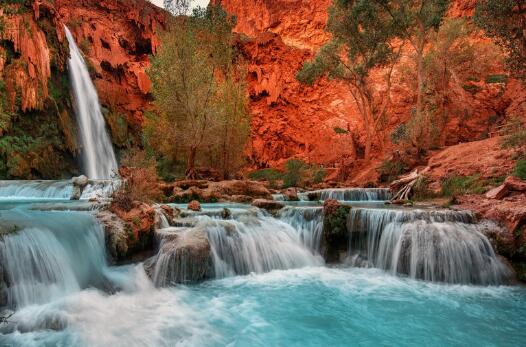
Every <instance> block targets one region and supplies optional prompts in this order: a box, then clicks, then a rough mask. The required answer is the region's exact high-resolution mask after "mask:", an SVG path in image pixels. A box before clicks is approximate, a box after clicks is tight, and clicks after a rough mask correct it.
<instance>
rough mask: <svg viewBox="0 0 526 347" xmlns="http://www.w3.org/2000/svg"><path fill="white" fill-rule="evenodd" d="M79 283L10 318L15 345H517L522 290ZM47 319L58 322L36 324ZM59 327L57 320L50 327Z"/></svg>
mask: <svg viewBox="0 0 526 347" xmlns="http://www.w3.org/2000/svg"><path fill="white" fill-rule="evenodd" d="M113 271H114V272H115V277H116V278H118V277H119V276H120V278H121V280H122V281H123V283H127V284H125V285H123V288H124V290H123V291H122V292H119V293H117V294H115V295H108V294H104V293H103V292H100V291H98V290H95V289H87V290H83V291H81V292H79V293H76V294H73V295H71V296H68V297H66V298H64V299H62V300H58V301H55V302H52V303H49V304H47V305H41V306H31V307H27V308H24V309H22V310H21V311H19V312H17V314H16V315H15V316H14V317H13V320H14V321H17V322H18V323H17V324H19V325H20V326H24V327H26V329H27V330H28V331H29V332H26V333H20V332H17V333H14V334H7V335H0V346H2V344H1V343H4V344H12V345H13V346H55V345H60V346H94V347H97V346H521V345H524V341H525V339H526V323H525V321H524V317H525V316H526V290H525V289H524V288H523V287H506V286H502V287H478V286H461V285H458V286H457V285H442V284H433V283H429V282H422V281H415V280H411V279H406V278H400V277H394V276H391V275H388V274H386V273H384V272H382V271H381V270H377V269H355V268H349V269H340V268H325V267H316V268H304V269H296V270H284V271H273V272H270V273H267V274H261V275H249V276H239V277H232V278H227V279H222V280H216V281H209V282H206V283H203V284H201V285H197V286H191V287H178V288H170V289H156V288H153V287H152V285H151V283H150V282H149V281H148V280H147V278H146V277H145V275H144V272H143V271H142V269H141V268H140V267H126V268H118V269H114V270H113ZM50 320H53V321H55V322H60V323H61V324H58V325H62V326H64V327H65V328H64V329H63V330H60V331H51V330H39V329H36V327H37V326H38V325H39V324H40V326H42V325H43V323H42V322H45V321H50ZM55 325H57V324H55Z"/></svg>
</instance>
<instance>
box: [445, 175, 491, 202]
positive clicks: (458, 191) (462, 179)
mask: <svg viewBox="0 0 526 347" xmlns="http://www.w3.org/2000/svg"><path fill="white" fill-rule="evenodd" d="M441 188H442V195H443V196H446V197H453V196H457V195H464V194H482V193H484V192H485V191H487V188H486V186H485V184H484V182H483V181H481V180H480V176H479V175H473V176H450V177H447V178H445V179H444V180H443V181H442V182H441Z"/></svg>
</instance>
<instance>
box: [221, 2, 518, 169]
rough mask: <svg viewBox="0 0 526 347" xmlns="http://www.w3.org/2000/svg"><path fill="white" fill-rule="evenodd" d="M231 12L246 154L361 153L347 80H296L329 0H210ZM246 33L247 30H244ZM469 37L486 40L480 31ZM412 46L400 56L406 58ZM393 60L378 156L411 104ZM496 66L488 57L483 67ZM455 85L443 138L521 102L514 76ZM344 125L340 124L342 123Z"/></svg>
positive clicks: (467, 9)
mask: <svg viewBox="0 0 526 347" xmlns="http://www.w3.org/2000/svg"><path fill="white" fill-rule="evenodd" d="M213 3H215V4H220V5H221V6H223V7H224V8H225V9H226V10H227V11H228V12H229V13H231V14H232V15H234V16H235V17H236V20H237V22H236V27H235V31H237V32H238V33H240V34H241V39H240V40H239V44H238V45H239V47H240V50H241V51H242V52H243V54H244V56H245V58H246V59H247V61H248V63H249V77H248V80H249V87H250V88H249V89H250V98H251V102H250V109H251V114H252V116H253V120H252V146H251V148H250V154H251V158H252V160H253V164H254V166H256V167H266V166H276V165H277V166H279V165H282V164H283V162H284V161H285V160H286V159H288V158H290V157H296V158H302V159H304V160H307V161H309V162H315V163H319V164H324V165H329V166H331V165H339V164H341V163H343V162H347V163H352V162H353V161H356V159H359V158H360V157H361V153H362V152H363V144H364V143H365V134H364V129H363V121H362V119H361V117H360V115H359V114H358V112H357V110H356V108H355V105H354V102H353V101H352V95H351V93H350V90H349V87H348V86H347V85H345V83H343V82H340V81H334V80H328V79H321V80H320V81H318V82H316V83H315V84H314V85H313V86H311V87H308V86H305V85H301V84H300V83H299V82H298V81H297V80H296V78H295V75H296V73H297V71H298V69H299V68H301V66H302V65H303V63H304V62H305V61H307V60H309V59H311V58H312V57H313V55H314V53H315V51H316V50H317V49H318V48H319V47H320V46H321V45H323V44H324V43H326V42H327V41H328V40H329V39H330V36H329V35H328V34H327V33H326V32H325V31H324V27H325V23H326V21H327V8H328V6H329V5H330V3H331V1H330V0H321V1H308V0H278V1H275V0H272V1H271V0H243V1H241V0H213ZM475 5H476V1H474V0H456V1H453V3H452V4H451V7H450V9H449V11H448V16H449V17H463V16H468V17H469V16H471V15H472V14H473V12H474V7H475ZM245 36H248V38H246V37H245ZM473 40H485V39H484V38H481V37H479V36H477V37H473ZM410 54H412V52H411V50H409V49H408V50H406V51H404V54H403V56H402V58H401V61H402V62H404V61H408V60H409V56H410ZM401 65H402V64H399V66H398V67H397V68H395V72H394V76H393V77H394V80H395V83H394V86H393V89H392V91H391V99H392V102H391V105H390V107H389V110H388V119H387V122H386V123H387V124H384V126H383V129H381V131H378V134H377V136H378V141H376V142H377V144H376V145H375V148H374V156H375V157H376V158H377V159H381V158H382V157H383V156H384V155H385V154H386V153H388V152H389V150H390V149H391V147H392V144H391V141H390V134H391V133H392V132H393V131H394V130H395V129H396V128H397V127H398V126H399V125H400V124H402V123H403V122H405V121H407V120H408V119H409V117H410V113H411V108H412V107H413V105H414V104H415V95H414V93H413V91H412V89H410V88H408V87H407V86H406V85H404V84H403V83H401V82H400V81H401V80H402V79H403V77H404V76H403V71H402V69H401V68H400V66H401ZM487 73H488V75H491V74H495V75H498V74H503V73H505V72H504V71H503V67H502V65H501V64H500V63H498V62H495V64H494V66H492V67H491V68H490V69H489V70H488V71H487ZM372 80H373V81H374V83H375V84H376V85H375V89H377V90H379V91H380V92H381V91H382V89H385V86H383V82H382V81H383V80H382V72H381V71H377V72H375V73H373V76H372ZM464 87H465V88H457V89H455V90H454V96H453V100H451V103H452V104H453V107H452V109H454V110H455V114H453V115H452V116H451V117H450V119H449V120H448V123H447V126H446V130H447V131H446V135H445V136H446V142H445V143H446V144H447V145H452V144H456V143H459V142H466V141H471V140H476V139H480V138H484V137H487V136H488V134H490V133H492V132H493V131H494V130H495V126H497V125H498V124H500V123H502V122H503V121H504V119H505V118H509V117H513V116H517V115H519V116H520V115H522V114H524V111H525V109H526V106H525V105H526V104H525V102H524V101H525V95H526V93H525V92H524V89H523V88H522V87H521V85H520V84H519V83H518V82H517V81H514V80H509V79H508V80H507V81H506V83H485V81H478V82H473V83H470V85H468V86H464ZM342 129H343V130H344V131H341V130H342Z"/></svg>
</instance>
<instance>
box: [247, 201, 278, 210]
mask: <svg viewBox="0 0 526 347" xmlns="http://www.w3.org/2000/svg"><path fill="white" fill-rule="evenodd" d="M252 206H255V207H258V208H261V209H264V210H267V211H277V210H281V209H282V208H283V207H285V205H284V204H282V203H281V202H279V201H275V200H265V199H256V200H254V201H252Z"/></svg>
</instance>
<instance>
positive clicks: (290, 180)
mask: <svg viewBox="0 0 526 347" xmlns="http://www.w3.org/2000/svg"><path fill="white" fill-rule="evenodd" d="M286 168H287V172H286V173H285V175H284V176H283V187H285V188H289V187H298V186H300V185H301V184H303V180H304V177H303V176H304V173H305V169H307V168H308V166H307V165H306V164H305V162H303V161H302V160H297V159H291V160H289V161H287V164H286Z"/></svg>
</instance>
